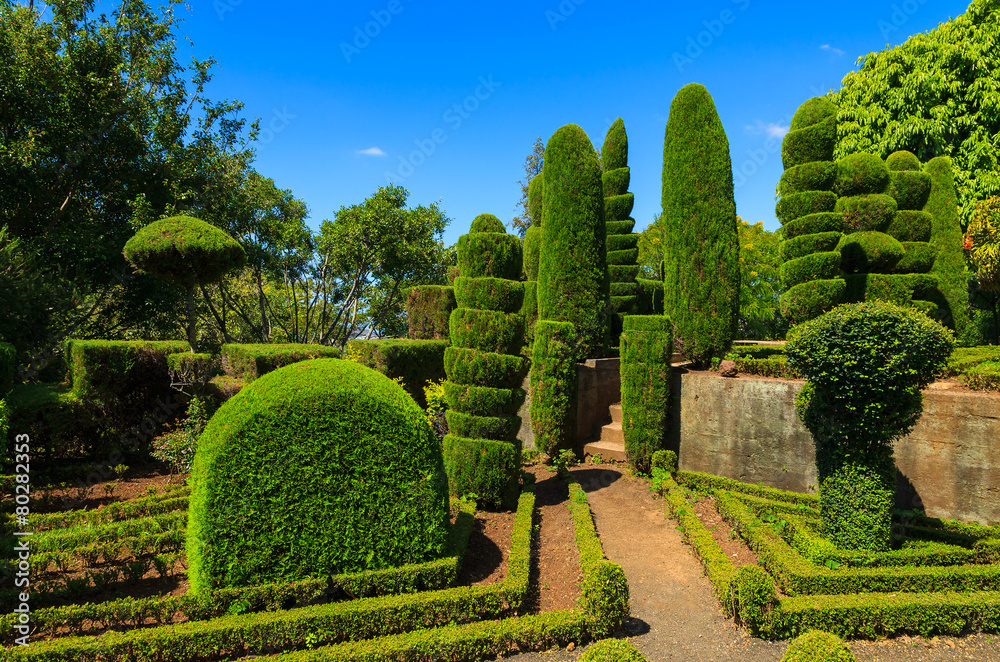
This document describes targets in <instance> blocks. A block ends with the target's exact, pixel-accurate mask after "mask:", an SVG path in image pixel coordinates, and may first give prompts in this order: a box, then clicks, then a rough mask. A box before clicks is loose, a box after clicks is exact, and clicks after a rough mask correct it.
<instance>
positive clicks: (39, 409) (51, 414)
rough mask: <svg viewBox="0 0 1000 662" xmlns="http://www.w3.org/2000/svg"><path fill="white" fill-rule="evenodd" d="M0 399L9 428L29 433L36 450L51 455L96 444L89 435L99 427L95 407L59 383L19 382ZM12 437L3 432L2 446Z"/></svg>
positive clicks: (0, 442) (34, 450)
mask: <svg viewBox="0 0 1000 662" xmlns="http://www.w3.org/2000/svg"><path fill="white" fill-rule="evenodd" d="M0 402H2V403H3V405H4V406H3V410H4V418H5V421H6V424H7V427H8V429H9V430H12V431H15V432H16V433H17V434H27V435H28V436H29V438H30V439H31V441H32V449H33V452H36V453H41V452H45V453H46V455H48V456H49V457H51V456H58V455H63V454H66V453H69V452H73V451H79V450H88V449H89V448H90V446H91V445H92V444H93V440H92V439H91V438H89V437H90V436H91V435H93V434H95V433H96V432H97V431H98V430H99V428H97V426H96V425H95V421H94V418H95V416H94V414H95V410H94V408H93V407H88V406H86V405H85V404H84V403H83V401H81V400H80V399H79V398H78V397H76V396H75V395H74V394H73V393H72V391H70V390H68V389H65V388H63V387H61V386H59V385H58V384H20V385H18V386H15V387H14V388H13V389H11V391H10V392H9V393H8V394H7V395H6V397H5V398H4V399H3V400H0ZM9 440H13V437H10V439H8V436H7V434H4V437H3V439H2V440H0V445H5V444H7V442H8V441H9Z"/></svg>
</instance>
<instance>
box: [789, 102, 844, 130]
mask: <svg viewBox="0 0 1000 662" xmlns="http://www.w3.org/2000/svg"><path fill="white" fill-rule="evenodd" d="M836 116H837V106H836V104H834V103H833V102H832V101H831V100H830V99H829V98H828V97H813V98H812V99H809V100H807V101H806V102H805V103H803V104H802V105H801V106H799V107H798V110H796V111H795V114H794V115H792V122H791V124H790V125H789V129H790V130H792V131H797V130H798V129H804V128H806V127H807V126H812V125H814V124H819V123H820V122H822V121H824V120H828V119H830V118H831V117H836Z"/></svg>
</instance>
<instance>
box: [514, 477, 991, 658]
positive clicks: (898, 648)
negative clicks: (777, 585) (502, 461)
mask: <svg viewBox="0 0 1000 662" xmlns="http://www.w3.org/2000/svg"><path fill="white" fill-rule="evenodd" d="M574 474H575V475H576V477H577V480H579V481H580V484H581V485H582V486H583V488H584V489H585V490H586V491H587V493H588V495H589V498H590V506H591V510H592V511H593V513H594V521H595V523H596V525H597V531H598V533H599V534H600V536H601V541H602V543H603V544H604V552H605V554H606V555H607V556H608V558H610V559H612V560H613V561H616V562H618V563H620V564H621V565H622V567H623V568H624V569H625V574H626V575H627V576H628V580H629V589H630V592H631V601H630V602H631V610H632V619H631V621H630V622H629V623H628V624H627V626H626V628H625V630H626V631H625V632H623V633H622V635H623V636H627V637H628V638H629V640H630V641H631V642H632V643H634V644H635V645H636V647H638V648H639V650H641V651H642V653H643V654H644V655H645V656H646V659H647V660H649V662H666V661H671V660H678V661H680V660H685V661H689V662H778V661H779V660H780V659H781V656H782V655H783V654H784V652H785V649H786V648H787V647H788V642H786V641H782V642H767V641H762V640H760V639H755V638H753V637H751V636H749V635H747V634H746V633H745V632H744V631H743V630H741V629H739V628H737V627H736V626H735V625H733V622H732V620H730V619H727V618H724V617H723V616H722V614H721V612H720V611H719V603H718V601H717V600H716V599H715V596H714V595H713V594H712V587H711V584H709V582H708V579H707V578H706V577H705V576H704V572H703V569H702V565H701V563H700V561H698V559H697V557H696V556H695V555H694V553H693V552H692V551H691V548H690V547H689V546H687V545H686V544H685V543H684V542H683V541H682V539H681V536H680V533H679V532H678V531H677V528H676V526H675V525H674V522H673V521H672V520H670V519H668V518H667V517H666V516H665V514H664V509H663V502H662V501H661V500H658V499H656V498H654V497H653V495H652V494H650V492H649V489H648V487H647V483H646V482H644V481H642V480H639V479H636V478H633V477H631V476H628V475H623V474H622V473H620V472H618V471H615V470H613V469H606V468H601V467H595V466H593V465H587V466H584V467H580V468H577V469H576V470H574ZM850 647H851V650H852V652H853V653H854V655H855V656H856V657H857V659H858V662H953V661H954V662H957V661H959V660H963V661H964V660H975V661H977V662H1000V636H997V635H975V636H969V637H957V638H956V637H941V638H937V639H934V640H931V641H926V640H924V639H921V638H911V637H900V638H896V639H892V640H888V641H882V642H851V644H850ZM579 656H580V649H579V648H577V649H576V650H574V651H567V650H565V649H563V650H560V651H551V652H545V653H534V654H522V655H516V656H514V658H513V659H517V660H518V662H535V661H539V662H540V661H542V660H566V661H570V660H576V659H577V658H578V657H579Z"/></svg>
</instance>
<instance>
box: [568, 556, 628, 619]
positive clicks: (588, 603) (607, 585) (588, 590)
mask: <svg viewBox="0 0 1000 662" xmlns="http://www.w3.org/2000/svg"><path fill="white" fill-rule="evenodd" d="M580 593H581V594H582V595H581V598H580V602H581V605H582V606H583V611H584V612H585V613H586V614H587V616H588V617H590V619H591V622H592V623H593V626H592V627H593V628H594V632H595V634H610V633H612V632H614V631H615V630H617V629H618V628H620V627H621V626H622V625H623V624H624V623H625V621H626V620H627V619H628V615H629V607H628V600H629V591H628V579H627V578H626V577H625V571H624V570H623V569H622V567H621V566H620V565H618V564H617V563H615V562H614V561H608V560H607V559H604V560H602V561H598V562H597V563H596V564H595V565H594V567H593V568H591V569H590V572H587V573H584V576H583V581H582V582H581V583H580Z"/></svg>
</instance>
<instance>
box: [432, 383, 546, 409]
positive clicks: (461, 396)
mask: <svg viewBox="0 0 1000 662" xmlns="http://www.w3.org/2000/svg"><path fill="white" fill-rule="evenodd" d="M444 397H445V400H446V401H447V402H448V405H449V406H450V407H452V408H453V409H455V410H457V411H461V412H465V413H467V414H475V415H477V416H514V415H516V414H517V412H518V410H519V409H520V408H521V405H522V404H524V398H525V397H526V395H525V392H524V391H523V390H521V389H519V388H491V387H489V386H473V385H471V384H455V383H454V382H445V383H444Z"/></svg>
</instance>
